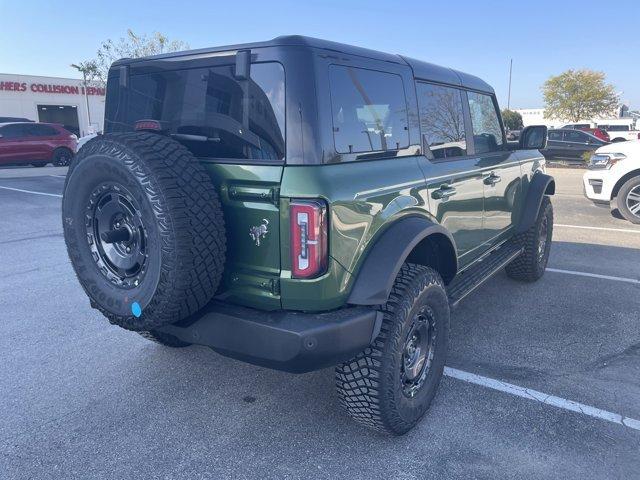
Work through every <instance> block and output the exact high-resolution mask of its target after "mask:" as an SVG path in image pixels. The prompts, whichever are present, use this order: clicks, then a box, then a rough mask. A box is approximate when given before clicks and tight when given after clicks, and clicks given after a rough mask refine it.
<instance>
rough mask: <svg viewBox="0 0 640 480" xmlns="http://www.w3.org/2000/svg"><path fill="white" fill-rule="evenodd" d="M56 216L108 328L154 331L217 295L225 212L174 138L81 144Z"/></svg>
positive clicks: (122, 137)
mask: <svg viewBox="0 0 640 480" xmlns="http://www.w3.org/2000/svg"><path fill="white" fill-rule="evenodd" d="M62 214H63V226H64V235H65V241H66V244H67V251H68V252H69V257H70V259H71V263H72V264H73V267H74V269H75V272H76V275H77V277H78V279H79V281H80V283H81V284H82V286H83V287H84V289H85V292H86V293H87V295H88V296H89V298H90V300H91V305H92V306H93V307H94V308H97V309H98V310H100V311H101V312H102V313H103V314H104V315H105V316H106V317H107V318H108V319H109V320H110V321H111V322H112V323H114V324H117V325H120V326H121V327H124V328H127V329H131V330H138V331H153V330H155V329H157V328H159V327H161V326H163V325H167V324H171V323H175V322H177V321H180V320H182V319H184V318H186V317H188V316H189V315H192V314H194V313H196V312H197V311H198V310H200V309H201V308H202V307H203V306H204V305H206V304H207V303H208V302H209V300H211V298H212V297H213V295H214V294H215V292H216V289H217V287H218V284H219V282H220V278H221V275H222V272H223V268H224V260H225V231H224V220H223V217H222V208H221V206H220V202H219V200H218V196H217V193H216V192H215V190H214V187H213V184H212V182H211V179H210V178H209V176H208V174H207V173H206V171H205V170H204V167H203V166H202V165H200V163H199V162H198V161H197V159H196V158H194V157H193V155H192V154H191V153H190V152H189V151H188V150H187V149H186V148H184V147H183V146H182V145H180V144H179V143H177V142H175V141H174V140H172V139H170V138H167V137H163V136H160V135H157V134H150V133H124V134H110V135H103V136H101V137H100V138H99V139H95V140H92V141H91V142H89V143H87V144H86V145H85V146H84V147H83V148H82V149H81V150H80V152H79V153H78V155H77V156H76V157H75V158H74V159H73V161H72V163H71V166H70V168H69V173H68V174H67V177H66V184H65V189H64V197H63V201H62Z"/></svg>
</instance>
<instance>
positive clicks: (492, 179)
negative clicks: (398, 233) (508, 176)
mask: <svg viewBox="0 0 640 480" xmlns="http://www.w3.org/2000/svg"><path fill="white" fill-rule="evenodd" d="M500 181H502V177H501V176H500V175H496V174H495V173H493V172H491V175H488V176H487V177H485V178H484V184H485V185H495V184H496V183H498V182H500Z"/></svg>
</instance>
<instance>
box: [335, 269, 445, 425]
mask: <svg viewBox="0 0 640 480" xmlns="http://www.w3.org/2000/svg"><path fill="white" fill-rule="evenodd" d="M381 311H382V313H383V315H384V316H383V321H382V327H381V330H380V334H379V335H378V337H377V338H376V339H375V341H374V342H373V343H372V344H371V346H369V347H367V348H366V349H365V350H364V351H363V352H361V353H360V354H358V355H357V356H356V357H354V358H353V359H351V360H350V361H348V362H345V363H343V364H342V365H339V366H338V367H336V387H337V390H338V396H339V398H340V403H341V405H342V406H343V407H344V408H345V409H346V411H347V413H348V414H349V415H350V416H351V417H352V418H354V419H355V420H356V421H357V422H359V423H361V424H363V425H366V426H368V427H372V428H374V429H377V430H380V431H383V432H386V433H390V434H393V435H402V434H404V433H406V432H408V431H409V430H410V429H411V428H413V426H414V425H415V424H416V423H417V422H418V421H419V420H420V418H421V417H422V416H423V415H424V414H425V412H426V411H427V410H428V408H429V406H430V404H431V401H432V400H433V398H434V396H435V394H436V391H437V389H438V385H439V383H440V379H441V378H442V372H443V370H444V364H445V359H446V355H447V345H448V341H449V301H448V298H447V293H446V291H445V287H444V283H443V281H442V278H441V277H440V275H439V274H438V272H436V271H435V270H433V269H431V268H429V267H424V266H421V265H415V264H409V263H407V264H404V265H403V266H402V268H401V270H400V273H398V276H397V278H396V280H395V283H394V285H393V289H392V291H391V295H390V296H389V300H388V301H387V303H386V304H385V305H384V306H383V307H382V308H381Z"/></svg>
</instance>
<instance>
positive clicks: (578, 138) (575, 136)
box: [564, 130, 587, 143]
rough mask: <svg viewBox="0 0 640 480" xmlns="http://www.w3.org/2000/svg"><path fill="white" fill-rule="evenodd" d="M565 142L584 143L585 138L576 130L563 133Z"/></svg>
mask: <svg viewBox="0 0 640 480" xmlns="http://www.w3.org/2000/svg"><path fill="white" fill-rule="evenodd" d="M564 140H565V142H582V143H584V142H586V141H587V136H586V135H585V134H584V133H582V132H579V131H578V130H573V131H567V132H564Z"/></svg>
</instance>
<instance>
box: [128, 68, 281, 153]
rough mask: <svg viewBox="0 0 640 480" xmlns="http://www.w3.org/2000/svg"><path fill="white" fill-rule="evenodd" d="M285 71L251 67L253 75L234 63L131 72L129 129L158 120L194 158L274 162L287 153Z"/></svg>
mask: <svg viewBox="0 0 640 480" xmlns="http://www.w3.org/2000/svg"><path fill="white" fill-rule="evenodd" d="M284 96H285V90H284V69H283V67H282V65H280V64H279V63H275V62H272V63H258V64H253V65H251V78H250V79H248V80H239V79H236V78H235V77H234V66H233V65H227V66H216V67H210V68H194V69H188V70H174V71H162V72H159V73H148V74H140V75H132V76H131V78H130V86H129V105H128V109H127V127H128V128H131V129H133V128H135V124H136V122H137V121H139V120H157V121H159V122H160V127H161V128H162V130H163V131H164V132H165V133H167V134H169V135H171V136H172V137H173V138H175V139H176V140H178V141H179V142H181V143H183V144H184V145H185V146H186V147H187V148H189V149H190V150H191V151H192V152H193V154H194V155H195V156H196V157H200V158H216V159H240V160H259V161H274V160H278V161H280V160H282V159H284V155H285V140H284V131H285V130H284V129H285V98H284Z"/></svg>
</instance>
